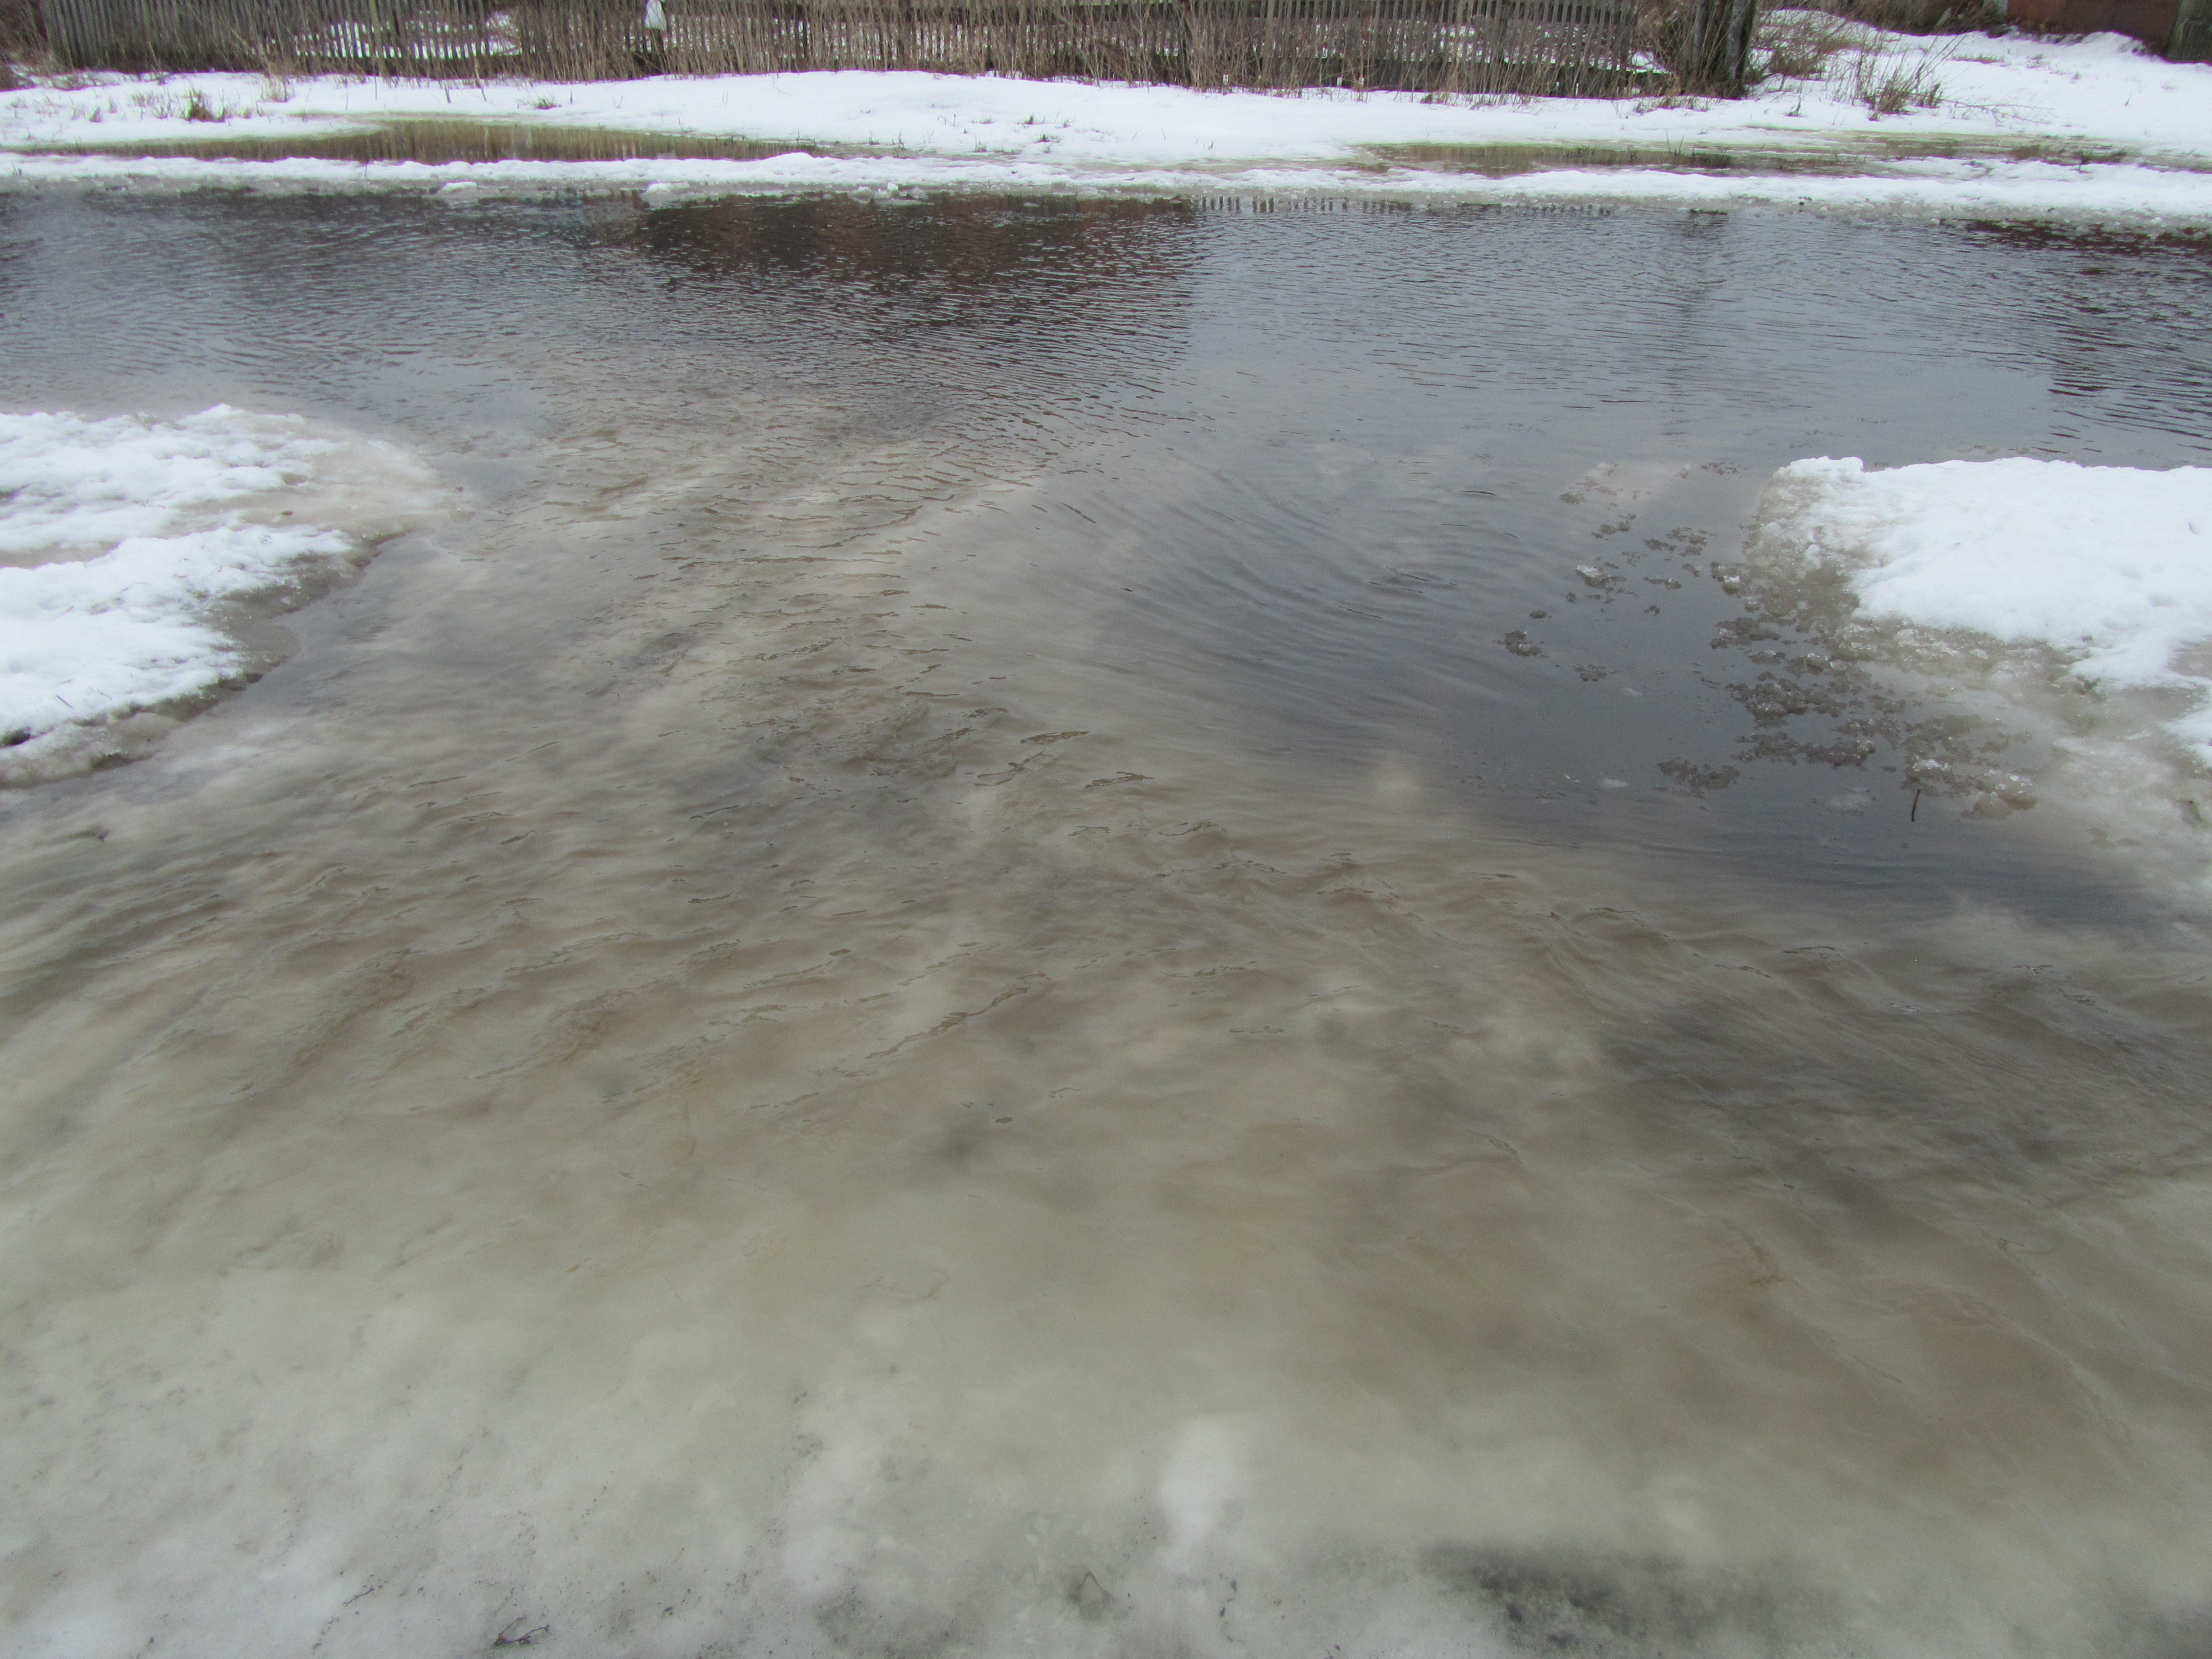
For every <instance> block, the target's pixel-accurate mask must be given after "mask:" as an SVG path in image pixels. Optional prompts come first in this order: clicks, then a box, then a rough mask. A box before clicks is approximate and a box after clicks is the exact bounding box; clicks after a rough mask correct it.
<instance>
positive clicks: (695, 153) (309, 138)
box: [40, 118, 871, 165]
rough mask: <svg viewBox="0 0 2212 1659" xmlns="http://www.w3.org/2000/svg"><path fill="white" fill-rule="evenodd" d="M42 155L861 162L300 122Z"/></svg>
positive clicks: (573, 131)
mask: <svg viewBox="0 0 2212 1659" xmlns="http://www.w3.org/2000/svg"><path fill="white" fill-rule="evenodd" d="M40 149H42V150H43V151H45V152H46V153H48V154H58V155H127V156H154V155H176V156H196V157H198V158H199V159H200V160H203V161H283V160H285V159H286V158H288V157H290V156H295V155H296V156H315V157H322V158H325V159H327V160H331V161H421V162H423V163H426V164H429V165H444V164H446V163H449V162H453V161H676V160H685V161H689V160H693V159H704V160H710V161H759V160H760V159H761V158H763V156H769V155H790V154H791V153H792V152H793V151H794V150H795V151H799V152H801V153H803V154H805V155H832V154H836V155H848V154H855V153H859V154H867V153H871V152H866V151H859V152H856V151H854V150H852V149H849V148H848V147H842V146H832V147H825V146H823V145H818V144H816V145H810V144H802V143H797V142H793V143H774V142H770V141H767V140H758V139H745V138H722V137H708V136H705V135H702V134H698V133H687V132H624V131H620V130H619V129H617V128H611V127H582V126H555V125H548V124H545V123H543V122H531V121H481V120H470V119H465V118H455V119H452V120H430V119H407V120H384V121H378V122H375V123H373V124H368V125H337V124H334V123H331V122H328V121H314V120H308V121H304V122H302V124H301V127H300V130H299V131H295V132H276V133H271V132H270V131H268V130H267V129H266V128H265V127H264V128H262V129H260V130H258V131H252V132H247V133H240V132H234V131H228V129H226V128H225V127H223V126H222V125H220V124H213V123H211V124H210V125H209V127H208V128H207V130H206V131H204V132H201V133H195V134H194V135H193V136H192V137H189V138H176V139H161V140H157V141H155V142H152V143H149V142H147V141H145V140H143V139H133V140H129V141H126V142H124V143H79V144H48V145H41V146H40Z"/></svg>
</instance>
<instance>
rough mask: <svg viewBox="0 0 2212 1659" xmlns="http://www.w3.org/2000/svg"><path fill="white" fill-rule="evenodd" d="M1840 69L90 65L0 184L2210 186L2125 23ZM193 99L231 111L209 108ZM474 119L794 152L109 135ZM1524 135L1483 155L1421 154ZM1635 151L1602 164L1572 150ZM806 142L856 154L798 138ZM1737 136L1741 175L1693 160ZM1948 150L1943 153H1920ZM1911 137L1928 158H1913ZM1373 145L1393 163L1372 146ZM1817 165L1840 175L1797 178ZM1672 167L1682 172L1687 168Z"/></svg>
mask: <svg viewBox="0 0 2212 1659" xmlns="http://www.w3.org/2000/svg"><path fill="white" fill-rule="evenodd" d="M1859 35H1860V36H1861V37H1863V39H1862V40H1860V44H1859V46H1857V47H1856V48H1854V49H1853V50H1852V51H1847V52H1845V53H1844V54H1843V55H1842V56H1840V57H1838V58H1837V59H1835V60H1833V63H1832V66H1831V70H1830V71H1829V74H1828V76H1827V77H1826V78H1824V79H1819V78H1816V79H1814V80H1809V81H1778V82H1770V83H1767V84H1766V85H1765V87H1763V88H1762V89H1761V91H1760V93H1759V95H1757V96H1755V97H1752V98H1748V99H1745V100H1739V101H1733V102H1731V101H1726V100H1686V101H1683V102H1680V103H1679V104H1674V105H1662V104H1657V103H1654V102H1651V101H1649V100H1646V101H1635V100H1605V99H1539V100H1525V101H1521V102H1511V101H1504V100H1494V101H1487V102H1485V101H1468V100H1462V101H1458V102H1431V101H1429V100H1425V98H1423V97H1422V96H1420V95H1419V94H1410V93H1366V94H1361V93H1353V92H1346V91H1339V90H1316V91H1310V92H1305V93H1293V94H1267V93H1201V92H1194V91H1191V90H1189V89H1188V88H1177V87H1159V86H1123V85H1098V84H1091V83H1085V82H1061V81H1054V82H1037V81H1021V80H1015V79H1011V78H1006V77H1000V76H942V75H925V74H919V73H903V72H895V73H876V72H864V71H857V70H848V71H842V72H837V73H817V74H805V75H781V76H710V77H698V78H678V77H671V76H661V77H654V78H650V79H645V80H635V81H618V82H590V83H582V84H568V83H557V84H556V83H534V82H520V81H517V82H489V83H486V84H483V85H476V86H471V85H461V84H453V83H424V82H383V81H361V80H348V79H343V78H338V77H323V78H316V79H307V80H300V81H295V82H289V83H277V82H270V81H265V80H264V79H262V78H261V77H258V76H222V75H196V76H179V77H173V78H170V79H166V80H159V81H156V80H148V79H132V78H130V77H125V76H103V77H94V80H93V82H92V83H91V84H88V85H82V86H73V87H69V88H64V87H59V86H46V87H33V88H27V89H24V90H21V91H17V92H13V93H7V94H0V149H6V150H13V151H15V152H17V153H18V159H16V160H15V161H14V162H13V163H12V167H10V165H9V164H8V163H6V162H0V178H5V177H7V176H9V174H10V173H11V172H12V175H13V176H14V177H15V178H17V179H22V180H26V181H40V180H51V179H85V180H88V179H124V180H133V179H135V180H143V181H150V182H166V183H189V182H198V183H210V182H225V183H242V184H260V185H270V186H275V187H280V188H302V187H305V188H331V187H338V186H343V185H354V186H358V185H371V186H376V185H382V186H389V187H410V186H411V187H416V188H423V187H428V188H441V187H445V186H449V185H471V184H472V185H477V186H478V187H487V186H489V187H494V188H514V189H537V188H545V187H549V186H556V187H582V188H593V189H637V188H647V187H650V186H653V185H660V186H662V187H663V189H664V191H744V190H777V191H788V190H850V189H896V188H956V189H961V188H964V189H988V190H1009V189H1022V190H1028V189H1048V190H1077V191H1100V190H1123V191H1130V190H1134V191H1191V190H1200V191H1219V190H1231V191H1297V190H1305V191H1311V190H1328V191H1335V192H1340V193H1341V192H1346V191H1349V192H1356V193H1370V194H1371V193H1376V192H1378V191H1379V192H1395V193H1407V194H1414V195H1428V196H1449V197H1462V198H1469V199H1487V200H1510V199H1523V198H1528V197H1547V198H1566V199H1598V198H1607V199H1647V200H1649V199H1660V200H1677V201H1697V202H1729V201H1737V202H1747V203H1748V202H1766V203H1780V204H1793V205H1794V204H1807V205H1814V206H1831V205H1832V206H1854V207H1856V206H1885V207H1886V206H1906V205H1918V206H1921V207H1923V208H1929V209H1933V210H1936V211H1939V212H1947V211H2001V212H2014V211H2017V212H2023V213H2048V214H2057V215H2079V214H2081V213H2084V212H2100V213H2101V212H2110V213H2113V214H2118V215H2120V216H2139V217H2140V216H2148V217H2168V218H2178V219H2180V220H2183V221H2185V222H2191V223H2195V222H2203V219H2204V218H2205V216H2206V214H2207V208H2208V204H2212V66H2207V65H2203V64H2168V63H2165V62H2163V61H2161V60H2160V59H2158V58H2155V57H2153V56H2151V55H2148V53H2146V52H2143V51H2142V49H2141V48H2140V47H2138V46H2136V43H2134V42H2133V41H2130V40H2124V39H2123V38H2122V37H2119V36H2117V35H2098V36H2092V37H2090V38H2089V39H2087V40H2078V41H2071V42H2039V41H2034V40H2027V39H2026V38H2022V37H2011V36H2008V37H2004V38H1999V39H1991V38H1989V37H1986V36H1982V35H1968V36H1963V37H1953V38H1950V39H1947V40H1916V39H1909V38H1906V37H1889V36H1882V35H1881V34H1879V33H1878V32H1875V31H1870V30H1861V31H1859ZM1855 53H1856V54H1857V55H1858V56H1862V57H1863V56H1865V55H1868V54H1871V55H1872V56H1873V58H1875V59H1876V60H1878V61H1880V62H1881V63H1884V64H1906V65H1911V64H1923V63H1924V64H1925V65H1926V67H1927V68H1928V70H1929V74H1930V75H1931V76H1933V78H1934V79H1935V80H1936V82H1939V83H1940V85H1941V88H1942V96H1941V98H1940V99H1939V100H1938V101H1937V102H1936V106H1934V107H1933V108H1929V109H1922V110H1916V111H1912V112H1907V113H1905V114H1900V115H1894V116H1888V117H1883V118H1875V117H1874V116H1872V115H1871V114H1870V112H1869V110H1868V108H1867V107H1866V106H1865V105H1864V104H1863V103H1862V102H1859V101H1857V100H1855V99H1854V98H1853V97H1852V96H1851V95H1850V89H1849V81H1850V76H1849V74H1848V72H1847V68H1848V65H1849V64H1850V62H1851V61H1852V60H1853V58H1854V54H1855ZM195 98H197V100H198V102H199V103H200V104H201V105H202V106H204V108H206V109H210V110H212V111H214V112H216V115H217V116H218V117H219V118H220V119H219V120H218V121H216V122H214V123H210V122H208V121H204V120H202V121H191V120H189V119H187V118H186V116H185V111H186V109H187V107H188V106H190V105H191V103H192V101H193V100H194V99H195ZM407 118H439V119H451V118H475V119H481V120H486V121H496V122H499V123H502V124H513V125H523V126H533V127H547V128H563V127H565V128H586V129H601V130H608V129H611V130H618V131H626V132H630V133H660V134H670V135H679V134H680V135H687V136H690V137H718V138H730V139H744V140H749V141H754V142H759V143H769V144H785V145H789V146H791V147H792V149H793V152H794V153H793V154H789V155H777V156H773V157H770V158H769V159H767V160H765V161H613V162H608V161H574V162H557V161H556V162H547V161H507V162H491V163H476V164H471V163H456V164H454V165H452V166H445V167H422V166H416V165H413V164H402V163H391V164H383V163H373V164H368V165H363V164H361V163H356V162H348V161H319V162H316V161H305V160H300V161H278V162H253V161H234V160H218V159H199V158H191V159H183V160H178V159H171V160H168V161H162V162H160V163H158V164H157V163H155V162H154V161H144V160H134V159H131V158H128V157H125V156H123V155H112V154H111V155H106V156H98V157H91V158H84V157H69V158H56V157H51V156H40V155H32V154H28V152H35V151H39V150H41V149H52V148H53V147H55V146H69V147H71V148H79V147H85V146H96V147H100V148H104V149H110V150H114V149H128V148H130V147H132V146H140V147H143V146H146V145H149V144H177V143H187V142H193V143H204V142H205V141H207V140H209V139H210V137H216V136H220V137H225V138H234V139H249V138H252V139H270V138H275V139H283V138H288V137H292V138H297V137H307V136H310V135H314V134H324V135H328V134H331V133H336V132H342V131H351V130H359V129H361V128H362V127H364V126H373V125H375V124H377V123H380V122H386V121H392V120H399V119H407ZM1408 146H1412V147H1422V146H1449V147H1457V148H1460V149H1484V148H1488V149H1497V148H1498V147H1522V148H1524V149H1528V147H1533V149H1529V153H1528V154H1526V155H1522V156H1521V157H1519V158H1517V159H1511V158H1509V159H1506V160H1504V161H1498V159H1497V158H1495V157H1493V158H1491V159H1492V161H1494V162H1496V164H1495V165H1492V166H1491V167H1489V168H1488V171H1489V172H1493V173H1494V172H1498V171H1501V170H1505V171H1510V172H1511V173H1512V176H1510V177H1509V178H1505V179H1499V178H1495V177H1490V176H1486V173H1485V172H1484V171H1471V170H1468V167H1466V165H1465V164H1464V162H1454V161H1449V160H1447V159H1434V158H1431V159H1424V158H1423V157H1421V156H1420V155H1418V154H1417V153H1416V154H1407V153H1406V152H1405V151H1404V149H1402V148H1401V147H1408ZM1591 148H1601V149H1608V150H1611V151H1613V152H1614V153H1615V154H1616V155H1618V157H1619V159H1620V161H1622V162H1624V163H1626V164H1627V165H1625V166H1622V167H1599V168H1593V167H1588V166H1587V165H1580V166H1574V165H1567V166H1562V165H1559V164H1560V163H1563V162H1570V161H1576V162H1586V161H1587V157H1586V156H1584V157H1571V156H1569V155H1566V154H1565V152H1566V151H1568V150H1571V149H1581V150H1584V151H1587V150H1588V149H1591ZM803 149H826V150H830V151H836V152H841V153H837V154H831V155H806V154H803V153H798V152H799V151H801V150H803ZM1692 149H1696V150H1711V149H1718V150H1721V151H1724V152H1727V153H1728V154H1729V155H1731V156H1733V157H1735V159H1736V160H1737V161H1739V162H1740V163H1741V166H1740V167H1737V168H1736V169H1735V170H1734V171H1731V172H1729V173H1726V174H1724V175H1719V176H1715V175H1712V174H1707V173H1697V172H1694V171H1689V172H1686V171H1683V170H1682V167H1683V164H1684V163H1683V158H1684V155H1685V153H1686V152H1687V151H1690V150H1692ZM1930 149H1933V150H1936V151H1939V152H1943V153H1942V154H1937V155H1925V154H1924V152H1927V151H1929V150H1930ZM1914 155H1920V157H1921V159H1918V160H1914V159H1911V158H1912V157H1913V156H1914ZM1378 164H1380V165H1378ZM1808 166H1809V167H1818V168H1820V169H1821V171H1820V172H1818V173H1813V174H1810V175H1808V174H1807V173H1803V172H1802V171H1782V170H1780V169H1785V168H1797V169H1802V168H1803V167H1808ZM1670 181H1673V182H1670Z"/></svg>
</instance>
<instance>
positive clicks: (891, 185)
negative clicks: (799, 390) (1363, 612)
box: [0, 153, 2212, 230]
mask: <svg viewBox="0 0 2212 1659" xmlns="http://www.w3.org/2000/svg"><path fill="white" fill-rule="evenodd" d="M45 184H70V185H109V186H115V187H132V186H137V187H152V188H156V189H162V188H166V189H205V188H230V189H246V190H258V191H302V190H306V191H418V192H435V193H438V194H441V195H443V196H447V197H457V198H458V197H471V196H487V197H488V196H495V195H504V194H539V193H545V192H568V191H584V192H609V191H641V192H642V193H643V194H644V195H645V197H646V198H647V201H648V202H652V203H655V204H666V203H672V202H676V201H680V200H684V199H691V198H705V197H717V196H738V195H754V194H771V195H781V194H794V193H817V192H883V193H892V194H896V193H903V192H908V191H990V192H1002V193H1005V192H1020V193H1056V194H1075V195H1108V194H1118V195H1211V196H1248V197H1264V196H1282V195H1302V196H1334V197H1346V196H1357V197H1381V198H1397V199H1409V200H1418V201H1433V202H1453V203H1460V202H1464V203H1470V204H1484V203H1495V204H1515V203H1588V204H1651V205H1657V206H1680V207H1694V208H1713V209H1724V208H1730V207H1767V208H1790V209H1811V210H1828V211H1879V212H1908V213H1919V214H1924V215H1932V216H1939V217H1947V218H1948V217H1966V218H1984V219H2044V220H2061V221H2066V222H2083V223H2094V224H2112V225H2125V226H2133V227H2142V228H2175V229H2184V230H2194V229H2197V228H2205V227H2212V172H2206V173H2196V172H2173V171H2167V170H2165V169H2160V168H2154V167H2137V166H2134V165H2130V164H2124V163H2106V164H2089V165H2085V166H2081V167H2062V166H2057V165H2055V164H2052V163H2049V162H2016V163H1997V164H1975V163H1967V162H1926V163H1920V164H1917V165H1916V166H1915V167H1912V168H1911V171H1909V172H1905V171H1900V172H1896V173H1887V174H1882V175H1853V176H1842V177H1838V176H1833V175H1808V174H1802V173H1778V174H1765V175H1759V174H1753V175H1745V174H1740V173H1727V174H1711V173H1678V172H1673V171H1668V170H1665V169H1661V168H1619V169H1611V168H1607V169H1595V168H1563V169H1559V170H1556V171H1550V172H1541V173H1520V174H1515V175H1511V176H1509V177H1505V178H1492V177H1488V176H1486V175H1483V174H1479V173H1445V172H1439V171H1433V170H1429V169H1423V168H1414V167H1392V168H1388V169H1364V170H1363V169H1350V168H1337V167H1238V168H1201V167H1151V168H1106V167H1073V166H1062V165H1057V164H1054V163H1048V162H1035V161H995V160H988V159H979V160H976V161H961V160H955V159H951V158H944V157H933V156H925V157H873V156H863V157H854V156H817V155H804V154H799V153H793V154H791V155H775V156H769V157H766V158H764V159H763V160H761V161H712V160H692V161H456V162H451V163H445V164H428V163H423V162H416V161H373V162H356V161H331V160H325V159H317V158H311V157H299V158H293V159H289V160H283V161H228V160H224V161H204V160H200V159H197V158H190V157H145V158H122V157H110V156H86V155H15V156H9V157H6V158H4V159H0V187H5V186H7V185H17V186H29V185H45Z"/></svg>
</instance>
